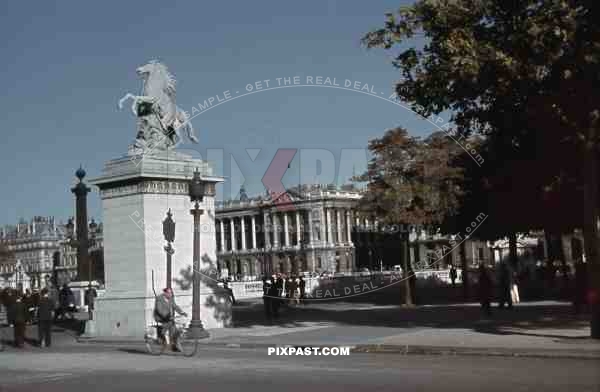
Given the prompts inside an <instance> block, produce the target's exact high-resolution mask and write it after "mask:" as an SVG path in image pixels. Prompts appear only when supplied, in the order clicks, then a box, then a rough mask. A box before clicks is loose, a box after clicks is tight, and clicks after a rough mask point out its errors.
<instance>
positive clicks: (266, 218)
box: [263, 212, 273, 248]
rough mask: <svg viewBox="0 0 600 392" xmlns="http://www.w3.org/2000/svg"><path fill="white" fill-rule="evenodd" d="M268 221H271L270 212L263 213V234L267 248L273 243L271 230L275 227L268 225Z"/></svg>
mask: <svg viewBox="0 0 600 392" xmlns="http://www.w3.org/2000/svg"><path fill="white" fill-rule="evenodd" d="M267 222H269V213H268V212H264V213H263V226H264V227H263V235H264V236H265V248H268V247H269V245H271V239H270V238H269V230H272V229H273V227H272V226H269V227H267Z"/></svg>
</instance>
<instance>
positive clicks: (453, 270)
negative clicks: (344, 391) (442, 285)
mask: <svg viewBox="0 0 600 392" xmlns="http://www.w3.org/2000/svg"><path fill="white" fill-rule="evenodd" d="M457 275H458V274H457V271H456V267H454V264H452V265H451V266H450V281H451V282H452V287H455V286H456V277H457Z"/></svg>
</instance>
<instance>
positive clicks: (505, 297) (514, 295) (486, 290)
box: [477, 259, 589, 315]
mask: <svg viewBox="0 0 600 392" xmlns="http://www.w3.org/2000/svg"><path fill="white" fill-rule="evenodd" d="M548 265H549V267H548V268H546V269H543V268H540V266H539V265H538V267H537V268H536V271H535V272H536V273H535V274H534V275H533V280H532V276H531V275H530V274H529V273H528V272H527V270H525V269H521V271H520V273H517V271H516V270H515V269H514V268H512V267H511V266H510V265H509V263H507V262H502V263H500V264H499V265H498V268H497V270H496V274H494V273H493V272H492V269H490V268H488V267H486V266H485V264H483V263H482V264H480V265H479V269H478V273H477V275H478V295H479V300H480V303H481V307H482V310H483V311H484V312H485V313H486V314H488V315H489V314H491V302H492V300H493V299H494V294H495V293H494V291H495V290H494V289H496V290H497V291H496V294H497V296H496V299H497V301H498V307H499V308H504V307H507V308H508V309H511V308H512V306H513V304H514V303H518V302H519V301H520V295H519V287H520V286H523V287H524V288H525V289H527V288H531V287H534V288H535V287H538V286H539V285H540V284H545V285H546V286H548V287H547V288H548V290H546V291H547V292H550V289H549V288H551V286H552V284H553V281H552V279H555V277H556V275H558V274H559V273H560V274H561V276H562V279H563V281H564V283H563V286H564V287H563V291H564V295H563V298H565V299H566V298H571V299H572V301H573V305H574V310H575V312H576V313H580V312H581V311H582V310H583V309H584V308H585V306H586V304H587V302H588V301H587V293H588V276H589V274H588V271H587V264H586V263H585V262H584V261H583V260H582V259H579V260H577V262H576V263H575V265H574V274H573V275H574V276H573V279H572V282H569V279H570V278H569V277H570V276H571V273H570V268H569V266H568V265H566V263H565V265H564V266H563V268H562V269H561V270H556V269H552V268H554V266H553V264H552V263H548ZM551 267H552V268H551ZM547 270H550V271H551V273H547V272H546V271H547ZM540 271H542V272H540ZM551 278H552V279H551ZM530 291H531V290H530Z"/></svg>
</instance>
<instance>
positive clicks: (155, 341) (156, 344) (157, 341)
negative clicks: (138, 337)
mask: <svg viewBox="0 0 600 392" xmlns="http://www.w3.org/2000/svg"><path fill="white" fill-rule="evenodd" d="M144 342H145V344H146V350H147V351H148V353H149V354H152V355H161V354H162V353H163V352H164V351H165V349H166V347H167V346H166V344H165V342H164V340H163V339H161V338H159V337H158V336H157V334H156V330H154V331H148V332H146V334H145V335H144Z"/></svg>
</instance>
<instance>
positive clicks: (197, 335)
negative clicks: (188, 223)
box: [188, 168, 209, 339]
mask: <svg viewBox="0 0 600 392" xmlns="http://www.w3.org/2000/svg"><path fill="white" fill-rule="evenodd" d="M204 194H205V184H204V181H202V178H201V177H200V172H199V171H198V168H196V170H195V171H194V175H193V177H192V180H191V181H190V184H189V196H190V201H191V202H192V203H194V208H192V209H191V210H190V213H191V214H192V215H193V217H194V253H193V255H194V256H193V257H194V264H193V286H192V321H191V322H190V327H189V330H188V334H189V337H190V338H192V339H202V338H207V337H208V336H209V335H208V332H206V330H205V329H204V327H203V326H202V320H201V319H200V216H201V215H202V213H203V212H204V211H203V210H201V209H200V204H199V203H200V202H201V201H202V200H203V199H204Z"/></svg>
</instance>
